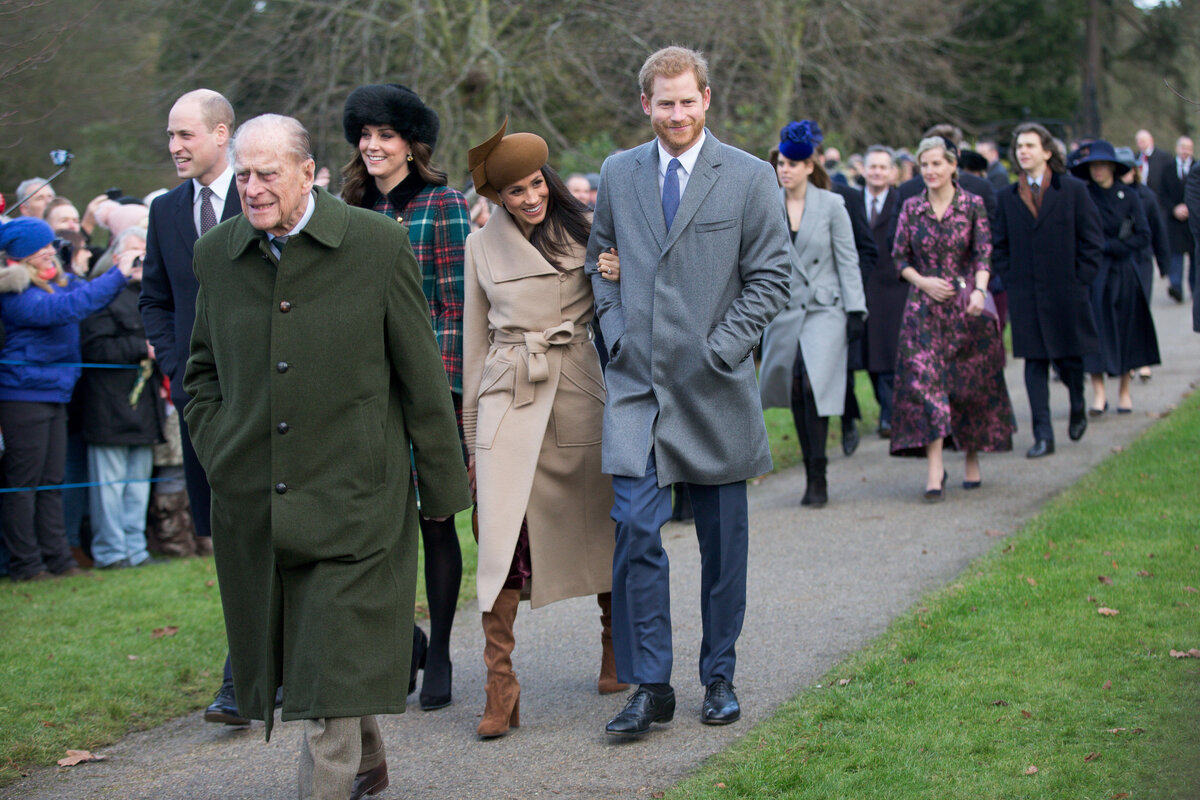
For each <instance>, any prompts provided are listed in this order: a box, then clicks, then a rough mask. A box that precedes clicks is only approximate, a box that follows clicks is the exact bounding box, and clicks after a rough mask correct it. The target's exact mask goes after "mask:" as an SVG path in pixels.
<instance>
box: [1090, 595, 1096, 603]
mask: <svg viewBox="0 0 1200 800" xmlns="http://www.w3.org/2000/svg"><path fill="white" fill-rule="evenodd" d="M1088 602H1089V603H1095V602H1096V598H1094V597H1092V596H1091V595H1090V594H1089V595H1088Z"/></svg>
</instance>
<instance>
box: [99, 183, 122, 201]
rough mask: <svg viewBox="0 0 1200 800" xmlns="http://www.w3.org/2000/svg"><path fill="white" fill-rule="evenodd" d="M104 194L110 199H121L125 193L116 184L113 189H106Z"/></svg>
mask: <svg viewBox="0 0 1200 800" xmlns="http://www.w3.org/2000/svg"><path fill="white" fill-rule="evenodd" d="M104 194H106V195H108V199H109V200H120V199H121V198H122V197H124V196H125V193H124V192H122V191H121V190H120V189H118V188H117V187H116V186H114V187H112V188H111V189H106V190H105V191H104Z"/></svg>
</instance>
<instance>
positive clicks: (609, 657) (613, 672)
mask: <svg viewBox="0 0 1200 800" xmlns="http://www.w3.org/2000/svg"><path fill="white" fill-rule="evenodd" d="M596 603H597V604H598V605H599V606H600V680H598V681H597V682H596V688H597V689H598V690H599V691H600V694H613V693H614V692H623V691H625V690H626V689H628V688H629V684H628V683H621V682H620V681H618V680H617V659H616V657H615V656H614V655H613V643H612V592H604V593H603V594H598V595H596Z"/></svg>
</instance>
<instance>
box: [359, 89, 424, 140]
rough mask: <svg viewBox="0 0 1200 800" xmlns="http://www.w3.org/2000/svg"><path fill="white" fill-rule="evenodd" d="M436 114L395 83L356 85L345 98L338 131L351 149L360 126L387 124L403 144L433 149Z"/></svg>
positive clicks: (360, 130)
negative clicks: (422, 144)
mask: <svg viewBox="0 0 1200 800" xmlns="http://www.w3.org/2000/svg"><path fill="white" fill-rule="evenodd" d="M438 124H439V123H438V115H437V112H436V111H434V110H433V109H432V108H430V107H429V106H427V105H425V104H424V103H422V102H421V98H419V97H417V93H416V92H414V91H413V90H412V89H410V88H408V87H407V86H401V85H400V84H398V83H372V84H368V85H367V86H360V87H358V88H357V89H355V90H354V91H353V92H351V93H350V96H349V97H347V98H346V107H345V109H344V110H343V111H342V131H343V133H344V134H345V136H346V141H347V142H349V143H350V144H352V145H354V146H355V147H357V146H358V139H359V137H360V136H361V135H362V129H363V126H364V125H387V126H388V127H390V128H391V129H392V130H394V131H395V132H396V133H398V134H400V137H401V138H402V139H404V141H406V142H409V143H412V142H424V143H425V144H427V145H429V149H430V150H433V149H434V148H436V147H437V138H438Z"/></svg>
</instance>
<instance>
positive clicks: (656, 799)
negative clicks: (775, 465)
mask: <svg viewBox="0 0 1200 800" xmlns="http://www.w3.org/2000/svg"><path fill="white" fill-rule="evenodd" d="M759 480H762V479H761V478H760V479H759ZM650 796H651V797H652V798H654V800H660V798H663V797H666V796H667V793H666V792H651V793H650Z"/></svg>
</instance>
